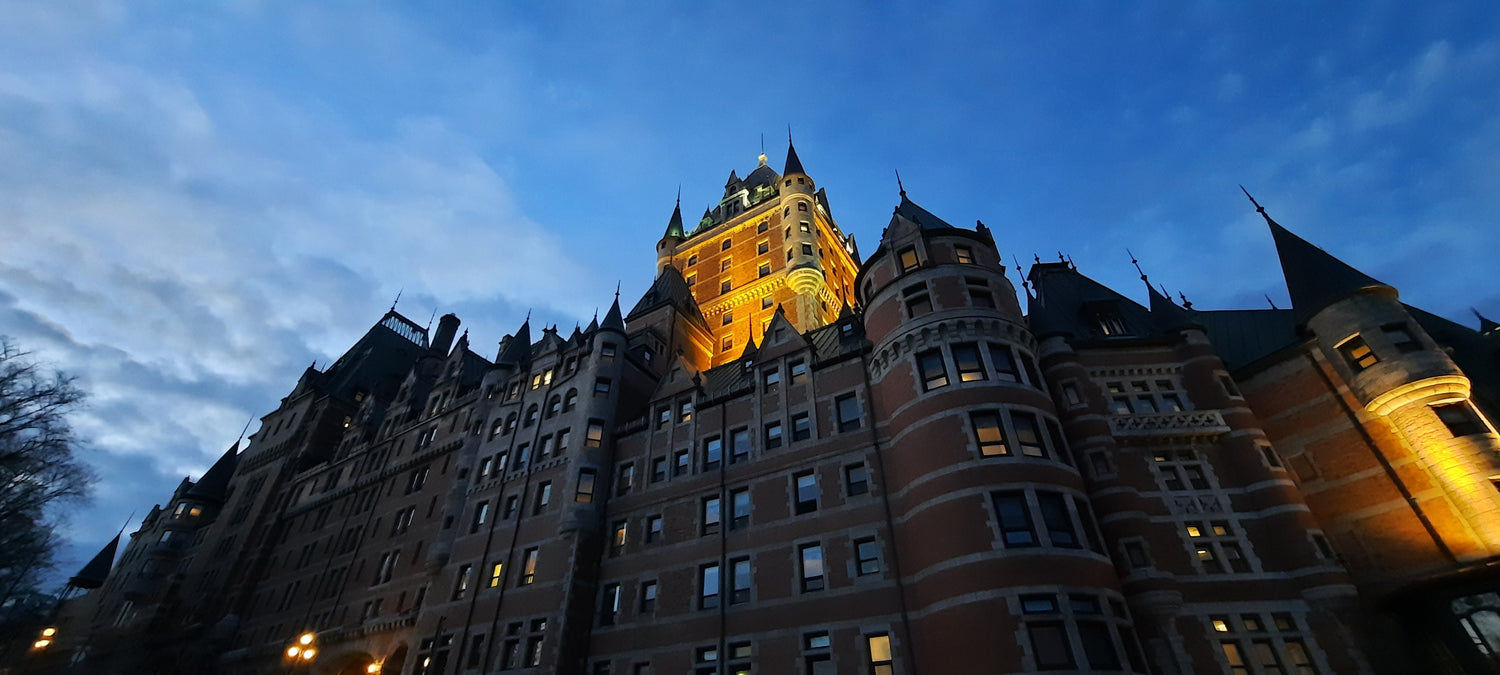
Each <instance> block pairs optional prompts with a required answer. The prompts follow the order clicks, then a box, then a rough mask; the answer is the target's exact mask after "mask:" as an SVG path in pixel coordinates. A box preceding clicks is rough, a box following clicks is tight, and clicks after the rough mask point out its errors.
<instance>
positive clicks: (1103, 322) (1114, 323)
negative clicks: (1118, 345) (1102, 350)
mask: <svg viewBox="0 0 1500 675" xmlns="http://www.w3.org/2000/svg"><path fill="white" fill-rule="evenodd" d="M1094 321H1095V322H1096V323H1098V324H1099V332H1101V333H1104V336H1105V337H1119V336H1121V335H1125V334H1126V331H1125V319H1124V318H1123V317H1121V316H1120V313H1119V312H1118V311H1116V310H1115V309H1114V308H1113V307H1111V308H1107V309H1101V310H1099V311H1097V312H1095V313H1094Z"/></svg>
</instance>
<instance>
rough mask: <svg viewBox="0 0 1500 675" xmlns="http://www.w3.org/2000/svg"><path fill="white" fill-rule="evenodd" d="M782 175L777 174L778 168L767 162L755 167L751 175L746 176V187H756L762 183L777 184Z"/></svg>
mask: <svg viewBox="0 0 1500 675" xmlns="http://www.w3.org/2000/svg"><path fill="white" fill-rule="evenodd" d="M780 178H781V176H778V175H776V170H775V169H772V168H771V167H769V166H766V165H765V164H761V165H760V166H757V167H755V170H754V171H751V172H750V175H748V176H745V187H747V188H756V187H760V186H762V185H775V184H776V181H777V180H779V179H780Z"/></svg>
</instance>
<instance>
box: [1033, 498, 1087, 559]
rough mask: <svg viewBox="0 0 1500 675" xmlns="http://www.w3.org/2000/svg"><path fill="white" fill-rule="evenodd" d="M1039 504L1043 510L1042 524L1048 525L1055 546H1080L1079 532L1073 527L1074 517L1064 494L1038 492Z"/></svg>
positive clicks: (1037, 499) (1049, 536)
mask: <svg viewBox="0 0 1500 675" xmlns="http://www.w3.org/2000/svg"><path fill="white" fill-rule="evenodd" d="M1036 501H1037V506H1038V507H1039V508H1040V509H1041V512H1042V524H1043V525H1046V527H1047V538H1048V539H1050V540H1051V541H1052V545H1053V546H1057V547H1061V548H1079V542H1078V532H1077V531H1076V530H1075V529H1074V528H1073V518H1072V516H1070V515H1068V503H1067V500H1066V499H1064V498H1063V496H1062V495H1060V494H1057V493H1054V492H1038V493H1037V495H1036Z"/></svg>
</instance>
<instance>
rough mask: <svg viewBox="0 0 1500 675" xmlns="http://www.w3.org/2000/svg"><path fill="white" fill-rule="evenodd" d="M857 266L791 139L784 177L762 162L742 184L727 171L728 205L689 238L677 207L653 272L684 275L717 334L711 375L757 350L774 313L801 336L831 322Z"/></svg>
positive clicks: (850, 296)
mask: <svg viewBox="0 0 1500 675" xmlns="http://www.w3.org/2000/svg"><path fill="white" fill-rule="evenodd" d="M857 258H858V249H857V248H856V247H855V245H854V237H853V236H846V235H845V234H844V233H843V232H842V231H841V230H840V229H839V226H838V224H837V223H835V222H834V220H833V215H832V211H831V209H830V208H829V206H828V195H827V193H826V192H825V191H823V190H821V189H819V188H818V187H817V185H816V184H815V183H814V182H813V179H812V177H810V176H808V175H807V172H806V171H805V170H804V169H803V168H802V161H801V160H800V159H799V158H798V157H797V149H796V147H794V146H793V145H792V143H791V141H790V140H788V141H787V151H786V164H785V165H784V168H783V170H782V173H781V174H777V173H776V170H775V169H772V168H771V167H770V166H768V165H767V164H766V156H765V155H764V154H762V155H761V156H760V162H759V164H758V165H757V166H756V167H755V170H754V171H751V172H750V174H749V175H747V176H745V177H744V178H743V179H741V178H740V177H739V176H738V175H737V174H736V173H735V172H734V171H730V172H729V180H728V181H727V182H725V184H724V196H723V197H722V198H720V200H719V203H718V205H717V206H714V207H712V208H709V209H706V210H704V212H703V217H702V218H701V219H699V221H698V224H697V226H696V227H694V228H693V230H692V231H691V232H688V231H687V230H686V229H685V228H684V227H683V222H682V204H681V202H680V200H679V203H678V205H677V208H676V209H674V210H673V211H672V218H671V220H670V221H669V222H668V223H667V231H666V234H664V235H663V236H662V238H661V240H660V241H658V242H657V244H656V271H657V273H658V274H660V273H661V272H662V271H663V270H665V269H666V268H668V267H673V268H676V269H677V271H679V272H681V273H682V277H683V279H685V280H686V281H687V285H688V288H689V289H691V291H692V294H693V299H694V300H695V301H696V302H697V303H698V306H699V307H700V308H701V309H702V311H703V316H704V318H705V319H707V320H708V324H709V327H710V329H711V330H712V331H713V332H714V355H713V360H712V363H713V365H715V366H717V365H720V364H722V363H726V362H728V361H732V360H734V359H735V358H738V356H739V355H740V353H741V352H743V351H744V348H745V344H746V343H747V342H749V341H751V340H756V341H760V340H761V336H762V335H763V334H764V333H765V330H766V327H767V326H768V325H769V324H770V322H771V316H772V315H773V314H775V312H776V308H777V306H780V307H781V308H782V311H783V312H785V314H786V316H787V319H788V320H790V321H791V323H792V325H793V326H795V327H796V328H797V330H799V331H802V332H807V331H809V330H812V329H814V328H817V327H819V326H823V325H825V324H827V323H829V322H831V321H832V320H834V319H835V318H837V317H838V315H839V311H840V310H842V309H843V307H844V306H845V305H850V304H853V300H854V275H855V273H856V272H857V271H858V270H859V263H858V261H857Z"/></svg>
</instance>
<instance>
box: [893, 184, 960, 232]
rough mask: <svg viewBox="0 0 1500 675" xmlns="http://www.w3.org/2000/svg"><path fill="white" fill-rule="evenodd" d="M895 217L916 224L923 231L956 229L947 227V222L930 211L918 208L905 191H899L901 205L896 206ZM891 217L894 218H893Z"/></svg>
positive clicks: (950, 226)
mask: <svg viewBox="0 0 1500 675" xmlns="http://www.w3.org/2000/svg"><path fill="white" fill-rule="evenodd" d="M895 215H896V216H900V217H902V218H905V219H907V220H910V221H911V222H913V223H916V224H917V226H918V227H921V228H922V229H924V230H952V229H957V228H955V227H953V226H952V225H949V224H948V221H946V220H943V219H942V218H939V217H937V216H935V215H932V212H931V211H928V210H927V209H924V208H922V207H921V206H918V205H917V203H916V202H914V201H912V200H911V199H910V198H908V197H907V196H906V190H902V191H901V203H900V204H897V205H896V213H895ZM892 217H893V218H894V217H895V216H892Z"/></svg>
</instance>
